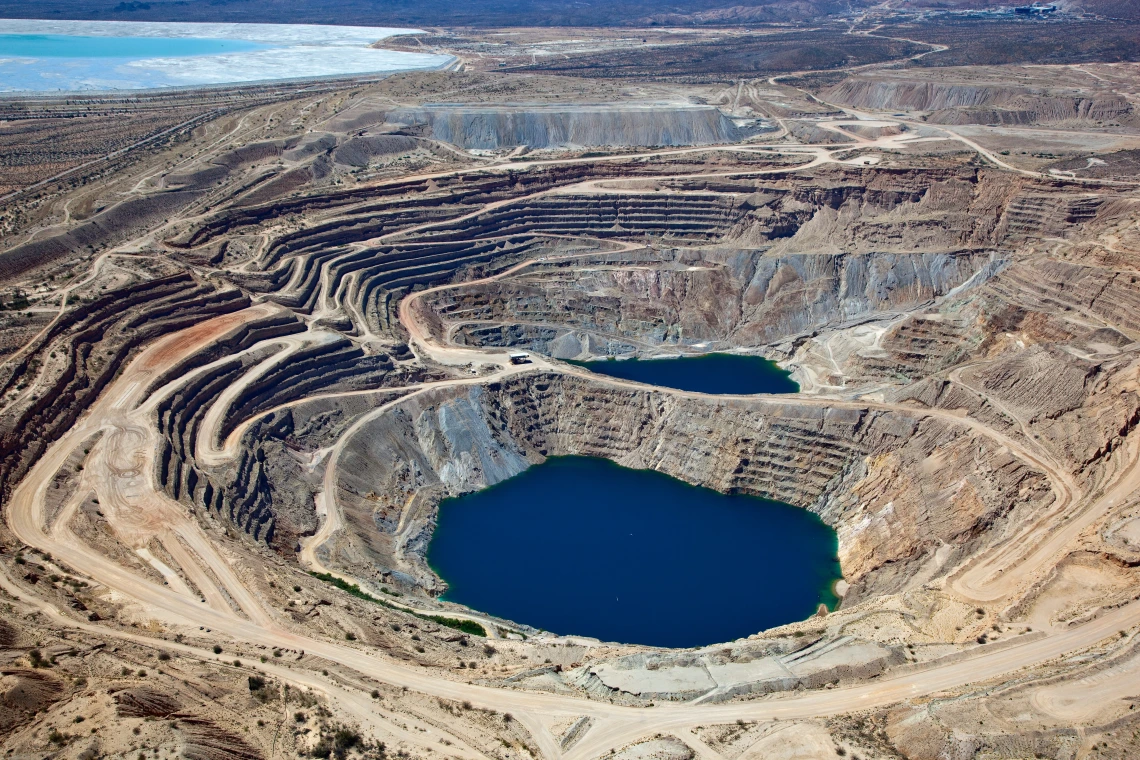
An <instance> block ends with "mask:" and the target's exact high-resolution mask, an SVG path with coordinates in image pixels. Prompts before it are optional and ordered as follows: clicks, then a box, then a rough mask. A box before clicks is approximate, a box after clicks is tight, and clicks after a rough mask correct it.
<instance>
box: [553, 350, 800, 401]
mask: <svg viewBox="0 0 1140 760" xmlns="http://www.w3.org/2000/svg"><path fill="white" fill-rule="evenodd" d="M571 363H572V364H577V365H578V366H579V367H585V368H586V369H588V370H590V371H591V372H597V373H598V374H599V375H609V376H610V377H620V378H621V379H623V380H636V381H637V382H639V383H648V384H649V385H660V386H662V387H664V388H677V389H679V390H683V391H697V392H700V393H716V394H732V395H736V394H753V393H798V392H799V390H800V386H799V385H798V384H797V383H796V382H795V381H794V380H792V377H791V375H792V373H791V372H788V371H786V370H783V369H780V367H779V366H778V365H777V364H776V363H775V362H771V361H768V360H767V359H765V358H763V357H761V356H739V355H737V354H705V355H704V356H692V357H681V358H676V359H647V360H639V359H609V360H602V361H593V362H571Z"/></svg>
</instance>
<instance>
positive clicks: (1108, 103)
mask: <svg viewBox="0 0 1140 760" xmlns="http://www.w3.org/2000/svg"><path fill="white" fill-rule="evenodd" d="M951 71H953V70H951ZM963 78H964V80H965V81H954V79H953V73H951V74H949V75H948V76H947V77H946V79H947V80H948V81H930V80H929V79H925V78H921V77H920V78H917V79H907V78H906V76H905V74H904V75H901V76H899V75H893V76H892V75H890V74H888V75H886V76H883V75H876V76H854V77H850V78H848V79H845V80H843V81H842V82H840V83H839V84H837V85H834V86H833V87H830V88H828V89H826V90H825V91H824V93H823V97H824V98H825V99H826V100H827V101H828V102H831V103H842V104H843V105H848V106H853V107H855V108H866V109H870V110H875V111H925V112H928V113H929V117H928V120H929V121H931V122H934V123H939V124H994V123H997V124H1037V123H1049V122H1060V121H1071V120H1074V119H1084V120H1089V121H1094V122H1095V121H1115V122H1120V121H1125V122H1128V123H1131V122H1132V121H1133V120H1135V112H1134V109H1133V106H1132V104H1131V103H1129V102H1128V100H1127V99H1125V98H1122V97H1118V96H1114V95H1111V94H1108V93H1105V94H1091V95H1090V94H1089V93H1088V92H1082V91H1080V90H1079V89H1077V88H1064V87H1058V88H1049V87H1041V86H1025V85H1018V84H1016V83H1012V82H1008V81H1007V82H998V81H994V80H991V81H986V80H984V79H983V80H977V78H976V77H975V76H971V75H970V73H969V72H963Z"/></svg>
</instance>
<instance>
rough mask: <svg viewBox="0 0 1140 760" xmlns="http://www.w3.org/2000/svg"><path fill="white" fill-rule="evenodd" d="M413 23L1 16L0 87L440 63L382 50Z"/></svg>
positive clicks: (93, 86) (193, 81)
mask: <svg viewBox="0 0 1140 760" xmlns="http://www.w3.org/2000/svg"><path fill="white" fill-rule="evenodd" d="M412 31H415V30H412V29H392V28H387V27H384V28H380V27H357V26H323V25H313V24H208V23H165V22H157V21H156V22H148V21H52V20H43V19H0V92H56V91H62V92H71V91H87V90H137V89H149V88H162V87H199V86H202V85H220V84H232V83H235V82H257V81H271V80H279V79H306V78H314V77H319V78H327V77H339V76H358V75H363V74H368V75H372V74H378V73H383V72H391V71H403V70H409V69H438V68H442V67H443V66H446V65H447V64H448V63H450V62H451V61H453V60H454V59H453V58H452V57H451V56H448V55H434V54H430V53H408V52H404V51H399V50H382V49H378V48H374V47H372V45H373V44H374V43H376V42H377V41H379V40H382V39H384V38H385V37H391V36H393V35H395V34H403V33H407V32H412Z"/></svg>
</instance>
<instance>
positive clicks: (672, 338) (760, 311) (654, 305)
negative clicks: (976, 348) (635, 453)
mask: <svg viewBox="0 0 1140 760" xmlns="http://www.w3.org/2000/svg"><path fill="white" fill-rule="evenodd" d="M661 258H663V259H665V260H666V261H670V260H671V261H672V262H673V264H672V265H671V266H670V265H665V266H658V267H646V266H631V267H619V266H598V267H590V268H583V269H580V270H576V271H562V270H557V269H555V270H550V271H548V272H546V273H542V274H535V275H534V276H529V277H526V278H524V279H520V280H517V281H509V282H500V283H495V284H492V285H488V286H472V287H470V288H464V289H463V290H461V291H448V292H444V293H441V294H440V296H439V297H438V299H437V300H436V302H435V308H436V310H437V312H438V313H439V314H440V316H441V318H443V319H445V320H448V321H450V322H458V323H465V322H470V323H474V324H472V325H470V326H469V327H465V328H464V329H461V330H459V331H458V332H457V335H456V337H457V339H459V340H460V342H464V343H467V344H470V345H525V346H528V347H529V348H531V349H532V350H538V351H543V350H544V349H545V350H546V351H549V352H550V353H553V354H555V355H558V356H565V357H567V358H573V357H575V356H578V355H580V354H581V353H589V352H590V351H591V349H597V348H601V352H602V353H624V351H622V350H621V349H622V345H621V344H620V340H621V339H622V338H626V339H631V340H635V341H639V342H643V343H644V342H647V343H650V344H655V345H691V344H693V343H700V342H706V341H712V342H714V343H717V342H723V343H726V344H731V345H733V346H758V345H764V344H768V343H773V342H777V341H780V340H783V339H785V338H788V337H790V336H795V335H800V334H803V333H807V332H811V331H812V330H815V329H818V328H820V327H822V326H824V325H826V324H829V323H837V322H843V321H846V320H850V319H853V318H857V317H859V316H860V315H864V314H869V313H873V312H886V311H892V310H896V309H897V310H906V309H913V308H915V307H917V306H918V305H920V304H922V303H925V302H927V301H930V300H933V299H935V298H938V297H940V296H944V295H946V294H947V293H949V292H950V291H951V290H953V289H954V288H957V287H960V286H962V285H963V284H965V283H967V282H970V283H971V284H980V283H982V282H985V281H986V280H987V279H988V278H989V277H990V276H992V275H993V274H994V273H995V272H997V271H999V270H1000V269H1001V267H1002V266H1003V265H1004V258H1003V257H1001V256H998V255H994V254H988V253H961V254H949V253H926V254H885V253H884V254H865V255H864V254H850V255H835V256H832V255H798V256H779V257H775V256H769V255H766V254H765V252H763V251H758V250H755V249H751V250H732V249H723V250H714V251H703V252H701V253H700V258H698V257H697V255H696V254H695V253H692V252H686V251H665V252H662V255H661ZM481 322H507V323H520V322H521V323H524V324H526V325H528V327H527V328H526V329H522V328H518V327H512V328H506V327H502V328H500V327H497V326H484V325H481V324H479V323H481ZM582 332H584V333H586V334H591V333H596V334H597V335H599V336H604V337H605V338H609V339H611V340H617V341H619V343H618V344H617V345H615V346H609V345H606V341H604V340H601V339H598V340H596V341H595V344H593V345H587V344H586V341H585V340H584V339H583V338H581V337H575V338H574V339H573V340H570V339H568V338H567V337H566V336H568V335H571V334H576V333H582ZM560 341H561V343H560ZM626 345H628V344H626ZM575 349H577V350H575Z"/></svg>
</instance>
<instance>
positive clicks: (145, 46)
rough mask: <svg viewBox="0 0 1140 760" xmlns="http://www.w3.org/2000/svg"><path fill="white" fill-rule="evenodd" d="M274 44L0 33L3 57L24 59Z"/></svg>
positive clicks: (157, 54) (167, 54) (175, 53)
mask: <svg viewBox="0 0 1140 760" xmlns="http://www.w3.org/2000/svg"><path fill="white" fill-rule="evenodd" d="M268 47H270V45H263V44H260V43H257V42H247V41H245V40H211V39H202V38H197V37H77V36H72V35H69V34H0V56H17V57H21V58H180V57H183V56H188V55H217V54H219V53H239V52H243V51H246V50H260V49H263V48H268Z"/></svg>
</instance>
